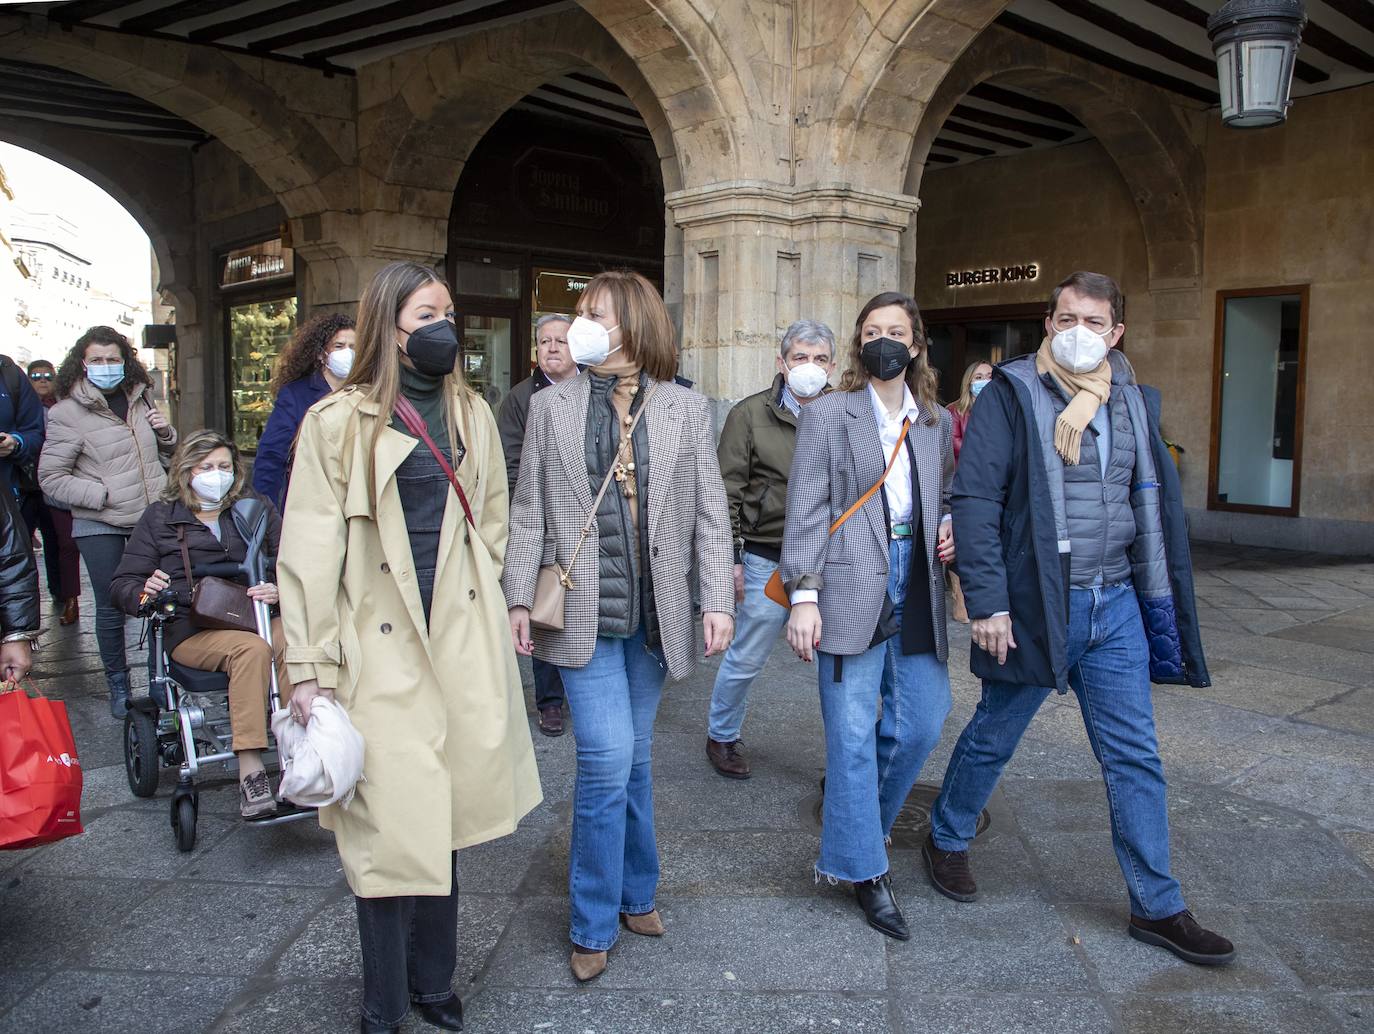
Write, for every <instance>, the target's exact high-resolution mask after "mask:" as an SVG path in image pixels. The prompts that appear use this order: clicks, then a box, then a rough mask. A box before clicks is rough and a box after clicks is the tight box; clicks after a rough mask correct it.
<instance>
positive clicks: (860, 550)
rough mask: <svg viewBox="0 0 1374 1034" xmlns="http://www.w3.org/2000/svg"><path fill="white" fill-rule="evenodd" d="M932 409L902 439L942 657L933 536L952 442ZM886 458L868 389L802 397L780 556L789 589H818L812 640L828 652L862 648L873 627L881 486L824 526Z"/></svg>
mask: <svg viewBox="0 0 1374 1034" xmlns="http://www.w3.org/2000/svg"><path fill="white" fill-rule="evenodd" d="M938 412H939V415H940V419H939V422H938V423H937V424H935V425H934V426H933V427H932V426H927V425H926V424H924V423H916V424H913V425H912V427H911V430H910V431H909V432H908V434H907V439H908V441H910V443H911V451H912V453H913V454H914V456H915V470H914V471H913V472H912V484H913V486H914V485H917V484H919V485H920V491H921V523H922V527H921V531H922V544H923V545H924V546H925V550H926V559H927V560H928V561H929V564H928V568H929V571H930V614H931V618H932V620H933V623H934V626H935V652H936V654H937V655H938V656H939V658H940V660H942V661H943V660H947V659H948V657H949V643H948V640H947V637H946V631H945V584H944V565H943V564H941V563H940V562H939V560H937V559H936V556H935V539H936V536H937V535H938V533H939V530H940V521H941V519H942V517H943V516H944V515H945V514H947V513H949V491H950V483H951V482H952V481H953V478H954V448H953V429H952V422H951V420H950V415H949V411H948V410H946V409H943V408H941V409H939V410H938ZM887 460H888V457H887V456H884V455H883V445H882V440H881V439H880V438H879V437H878V422H877V420H875V419H874V416H873V402H872V400H871V399H870V397H869V393H868V392H867V391H866V390H864V391H835V392H831V393H830V394H828V395H826V396H825V397H824V398H820V399H817V400H816V401H815V402H811V403H808V404H807V405H805V406H803V407H802V411H801V422H800V424H799V426H798V429H797V451H796V454H795V455H794V456H793V459H792V474H791V477H790V478H789V479H788V484H787V524H786V528H785V530H784V532H783V540H782V564H781V565H780V566H781V570H782V579H783V582H784V584H785V585H786V587H787V590H788V592H792V591H793V590H795V589H819V590H820V599H819V604H820V608H821V647H820V648H821V649H822V650H824V651H825V652H826V653H833V654H842V655H845V656H853V655H854V654H860V653H863V652H864V651H865V650H867V649H868V644H869V643H870V642H871V641H872V639H873V630H874V629H875V628H877V627H878V617H879V615H880V614H881V613H882V608H883V597H884V596H885V595H886V593H887V576H888V542H889V541H890V540H889V536H888V527H887V512H886V510H885V509H884V507H883V500H882V498H881V493H874V495H873V498H872V499H870V500H869V501H868V502H866V503H865V504H864V505H863V508H862V509H861V510H860V511H859V512H858V513H856V514H855V515H854V516H853V517H851V518H849V520H847V521H845V523H844V524H843V525H841V527H840V529H839V531H837V532H835V534H834V535H833V536H832V535H830V534H829V531H830V525H831V524H833V523H834V522H835V521H836V520H837V519H838V518H839V516H840V515H841V514H842V513H844V512H845V510H847V509H849V507H851V506H853V505H854V503H855V502H856V501H857V500H858V498H859V496H861V495H863V494H864V493H865V492H867V491H868V490H869V489H870V488H871V487H873V484H874V482H876V481H877V480H878V479H879V478H880V477H882V476H883V469H884V468H885V467H886V466H887ZM898 462H901V461H900V460H898Z"/></svg>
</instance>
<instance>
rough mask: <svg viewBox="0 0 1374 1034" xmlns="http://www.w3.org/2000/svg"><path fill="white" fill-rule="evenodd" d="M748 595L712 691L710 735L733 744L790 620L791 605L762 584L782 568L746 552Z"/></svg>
mask: <svg viewBox="0 0 1374 1034" xmlns="http://www.w3.org/2000/svg"><path fill="white" fill-rule="evenodd" d="M743 567H744V599H743V600H742V601H741V602H740V604H739V605H738V607H736V608H735V638H734V639H733V640H731V642H730V647H729V649H727V650H726V651H725V656H724V657H723V658H722V659H721V662H720V669H719V670H718V671H717V672H716V685H715V688H714V689H713V690H712V691H711V717H710V720H709V724H708V725H707V735H708V736H710V737H711V739H713V740H715V741H716V742H717V743H734V742H735V740H737V739H739V734H740V730H741V729H742V728H744V713H745V709H746V708H747V707H748V706H749V687H750V686H751V685H753V683H754V679H755V678H757V677H758V674H759V672H761V671H762V670H763V666H764V665H765V664H767V663H768V656H769V654H771V653H772V652H773V646H774V644H776V643H777V641H778V634H779V633H780V632H782V630H783V626H784V625H786V624H787V608H786V607H779V606H778V605H777V604H776V603H774V602H773V601H772V600H770V599H769V598H768V597H767V596H765V595H764V594H763V587H764V586H765V585H767V584H768V579H769V578H771V577H772V576H773V572H774V571H776V570H777V569H778V565H777V564H775V563H773V561H771V560H769V559H768V558H767V557H761V556H755V555H754V554H753V553H750V552H749V551H748V550H745V552H744V557H743Z"/></svg>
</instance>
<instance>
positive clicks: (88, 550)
mask: <svg viewBox="0 0 1374 1034" xmlns="http://www.w3.org/2000/svg"><path fill="white" fill-rule="evenodd" d="M126 542H128V539H127V538H126V537H125V536H123V535H83V536H82V537H81V538H79V539H77V540H76V548H77V549H79V550H81V559H82V560H84V561H86V575H87V577H89V578H90V580H91V595H92V596H94V597H95V641H96V643H97V644H98V645H99V647H100V661H101V663H102V664H104V665H105V678H106V680H109V679H110V677H111V676H113V675H118V674H120V673H121V672H123V673H126V674H125V679H126V681H127V678H128V676H127V672H128V670H129V659H128V658H127V657H126V656H125V655H124V612H123V611H122V610H120V609H119V608H118V607H116V606H115V604H114V601H113V600H112V599H110V583H111V582H112V581H114V575H115V571H116V570H118V568H119V562H120V561H121V560H122V559H124V544H125V543H126Z"/></svg>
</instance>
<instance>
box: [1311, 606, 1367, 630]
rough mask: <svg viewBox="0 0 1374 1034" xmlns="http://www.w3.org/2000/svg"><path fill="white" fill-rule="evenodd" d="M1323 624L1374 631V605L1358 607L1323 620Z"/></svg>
mask: <svg viewBox="0 0 1374 1034" xmlns="http://www.w3.org/2000/svg"><path fill="white" fill-rule="evenodd" d="M1321 623H1322V624H1324V625H1340V626H1342V627H1344V628H1362V629H1364V630H1365V631H1370V630H1374V605H1370V606H1364V607H1356V608H1355V609H1353V610H1345V611H1342V612H1341V613H1339V614H1333V615H1331V617H1329V618H1323V619H1322V622H1321Z"/></svg>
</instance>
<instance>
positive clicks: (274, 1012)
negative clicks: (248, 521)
mask: <svg viewBox="0 0 1374 1034" xmlns="http://www.w3.org/2000/svg"><path fill="white" fill-rule="evenodd" d="M361 1002H362V988H361V983H359V984H353V983H322V982H316V983H306V982H304V981H292V982H290V983H286V984H282V985H277V986H272V985H268V986H264V987H263V988H262V989H260V990H258V992H257V993H256V994H245V995H243V996H242V997H240V998H239V1000H238V1001H237V1002H235V1003H234V1004H233V1007H232V1009H230V1010H229V1011H228V1012H227V1013H226V1014H225V1015H224V1016H223V1018H222V1019H221V1020H220V1022H219V1023H218V1024H216V1025H215V1027H214V1028H213V1029H214V1030H215V1032H216V1034H264V1032H269V1031H270V1032H274V1034H275V1032H281V1034H339V1032H341V1031H355V1030H357V1029H358V1010H359V1007H360V1005H361ZM402 1029H403V1030H405V1031H407V1032H409V1031H412V1030H425V1031H432V1030H433V1029H434V1028H433V1027H430V1026H428V1025H423V1024H420V1023H419V1022H418V1021H415V1026H413V1027H412V1026H411V1025H410V1024H407V1025H406V1026H404V1027H403V1028H402Z"/></svg>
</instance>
